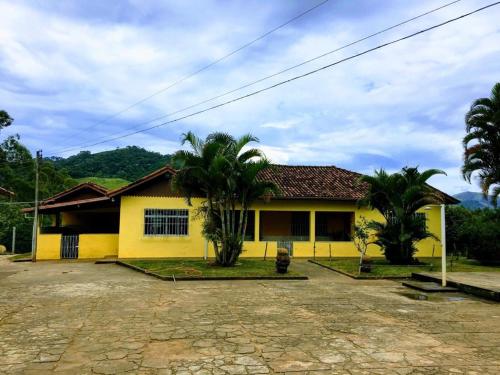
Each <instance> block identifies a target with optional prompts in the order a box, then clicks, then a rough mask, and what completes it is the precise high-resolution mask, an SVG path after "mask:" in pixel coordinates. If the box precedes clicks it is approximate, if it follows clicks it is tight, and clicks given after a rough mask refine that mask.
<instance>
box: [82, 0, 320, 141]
mask: <svg viewBox="0 0 500 375" xmlns="http://www.w3.org/2000/svg"><path fill="white" fill-rule="evenodd" d="M328 1H330V0H323V1H321V2H320V3H318V4H316V5H314V6H313V7H312V8H309V9H307V10H305V11H303V12H302V13H300V14H298V15H296V16H295V17H293V18H291V19H289V20H288V21H286V22H284V23H282V24H280V25H278V26H276V27H275V28H273V29H271V30H269V31H267V32H265V33H264V34H262V35H260V36H258V37H257V38H255V39H253V40H251V41H250V42H247V43H245V44H243V45H242V46H240V47H238V48H236V49H235V50H233V51H231V52H229V53H228V54H226V55H224V56H222V57H220V58H218V59H216V60H214V61H212V62H211V63H209V64H207V65H204V66H203V67H201V68H200V69H198V70H195V71H194V72H192V73H189V74H187V75H185V76H183V77H182V78H180V79H178V80H177V81H174V82H173V83H171V84H170V85H168V86H166V87H163V88H161V89H160V90H158V91H155V92H154V93H152V94H150V95H148V96H146V97H145V98H143V99H140V100H138V101H137V102H135V103H132V104H131V105H129V106H128V107H125V108H124V109H122V110H120V111H118V112H115V113H114V114H112V115H111V116H108V117H106V118H105V119H103V120H101V121H99V122H97V123H95V124H92V125H91V126H89V127H87V128H85V129H82V130H81V131H80V132H84V131H86V130H89V129H92V128H93V127H95V126H97V125H101V124H104V123H106V122H108V121H109V120H111V119H113V118H115V117H117V116H119V115H121V114H122V113H124V112H127V111H128V110H130V109H132V108H134V107H136V106H138V105H139V104H142V103H144V102H146V101H148V100H149V99H151V98H153V97H155V96H157V95H159V94H161V93H164V92H165V91H167V90H170V89H171V88H172V87H174V86H177V85H178V84H180V83H182V82H184V81H186V80H188V79H189V78H192V77H194V76H195V75H197V74H200V73H201V72H203V71H205V70H207V69H209V68H211V67H212V66H214V65H216V64H218V63H220V62H221V61H223V60H226V59H227V58H229V57H231V56H233V55H235V54H237V53H238V52H240V51H241V50H244V49H245V48H247V47H250V46H251V45H252V44H255V43H257V42H258V41H260V40H262V39H264V38H266V37H267V36H269V35H271V34H272V33H274V32H276V31H278V30H279V29H282V28H283V27H285V26H287V25H289V24H290V23H292V22H294V21H296V20H298V19H299V18H301V17H303V16H305V15H306V14H308V13H310V12H312V11H313V10H315V9H317V8H319V7H320V6H322V5H324V4H326V3H327V2H328Z"/></svg>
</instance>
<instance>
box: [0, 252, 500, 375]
mask: <svg viewBox="0 0 500 375" xmlns="http://www.w3.org/2000/svg"><path fill="white" fill-rule="evenodd" d="M295 267H296V268H299V269H301V270H302V271H303V272H307V273H308V274H309V275H310V277H311V280H309V281H264V282H256V281H239V282H182V283H177V285H174V284H173V283H170V282H165V281H160V280H156V279H154V278H150V277H148V276H145V275H142V274H139V273H136V272H134V271H132V270H129V269H125V268H121V267H119V266H116V265H95V264H92V263H41V262H40V263H37V264H30V263H17V264H11V263H9V262H8V261H7V260H6V259H5V257H0V372H1V373H6V374H10V373H23V374H24V373H26V374H31V373H32V374H44V373H53V372H55V373H67V374H91V373H96V374H114V373H127V372H128V373H139V374H177V375H180V374H267V373H269V374H278V373H279V374H284V373H286V374H306V373H307V374H318V375H319V374H446V373H452V374H456V373H467V374H481V375H482V374H499V373H500V305H499V304H495V303H490V302H486V301H481V300H477V299H474V298H472V297H468V296H463V295H453V298H452V299H451V300H450V299H448V298H444V297H436V299H431V300H428V301H419V300H414V299H411V298H408V297H407V296H405V295H403V293H408V292H409V291H408V290H406V289H404V288H402V287H401V286H400V284H399V283H396V282H392V281H354V280H351V279H349V278H346V277H344V276H341V275H337V274H335V273H333V272H331V271H328V270H323V269H321V268H320V267H317V266H315V265H312V264H307V263H303V262H295ZM410 293H411V292H410ZM460 297H464V299H462V298H460Z"/></svg>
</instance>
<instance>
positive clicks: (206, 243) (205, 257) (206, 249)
mask: <svg viewBox="0 0 500 375" xmlns="http://www.w3.org/2000/svg"><path fill="white" fill-rule="evenodd" d="M203 259H205V260H207V259H208V240H207V239H205V254H204V255H203Z"/></svg>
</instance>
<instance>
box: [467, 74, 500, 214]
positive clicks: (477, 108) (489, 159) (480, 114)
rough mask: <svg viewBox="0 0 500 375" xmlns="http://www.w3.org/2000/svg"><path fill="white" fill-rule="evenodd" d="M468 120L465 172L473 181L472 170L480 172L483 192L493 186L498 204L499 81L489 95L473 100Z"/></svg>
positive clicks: (499, 160)
mask: <svg viewBox="0 0 500 375" xmlns="http://www.w3.org/2000/svg"><path fill="white" fill-rule="evenodd" d="M465 123H466V131H467V135H466V136H465V137H464V139H463V145H464V150H465V151H464V165H463V167H462V173H463V176H464V178H465V179H466V180H467V181H469V182H470V180H471V176H472V174H473V173H474V172H478V177H479V183H480V186H481V189H482V191H483V194H484V196H485V197H487V196H488V193H489V191H490V189H492V194H491V199H492V203H493V205H494V206H496V204H497V199H498V195H500V82H498V83H497V84H495V85H494V86H493V89H492V90H491V96H490V97H489V98H480V99H477V100H475V101H474V102H473V103H472V106H471V108H470V110H469V111H468V112H467V114H466V115H465Z"/></svg>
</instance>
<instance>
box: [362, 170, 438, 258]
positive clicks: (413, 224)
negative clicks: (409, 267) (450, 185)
mask: <svg viewBox="0 0 500 375" xmlns="http://www.w3.org/2000/svg"><path fill="white" fill-rule="evenodd" d="M436 174H445V173H444V172H443V171H440V170H437V169H429V170H426V171H424V172H422V173H420V172H419V171H418V168H410V167H405V168H403V169H402V170H401V172H398V173H394V174H388V173H387V172H386V171H384V170H383V169H380V170H378V171H375V175H374V176H366V175H365V176H362V177H361V178H360V180H361V181H362V182H364V183H366V184H368V190H367V193H366V195H365V197H364V198H363V199H361V200H360V201H359V203H358V204H359V205H360V206H363V205H366V206H368V207H370V208H372V209H376V210H378V211H379V212H380V213H381V214H382V215H383V217H384V219H385V221H384V222H378V221H370V222H369V226H370V228H371V229H372V230H374V232H375V233H374V234H375V237H376V239H375V241H373V243H374V244H376V245H378V246H380V247H381V248H382V250H383V251H384V254H385V257H386V258H387V260H388V261H389V262H390V263H393V264H411V263H412V262H414V259H413V255H414V254H415V252H416V246H415V245H416V243H417V242H418V241H420V240H423V239H425V238H429V237H435V236H434V235H433V234H432V233H430V232H429V231H428V230H427V227H426V225H425V220H426V219H425V216H423V215H419V214H417V211H418V210H419V209H421V208H423V207H424V206H426V205H429V204H440V203H442V202H443V197H442V196H441V194H440V193H439V192H438V191H437V190H435V189H433V188H431V187H430V186H429V185H427V180H428V179H429V178H430V177H432V176H434V175H436Z"/></svg>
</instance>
